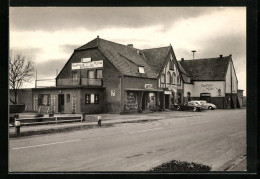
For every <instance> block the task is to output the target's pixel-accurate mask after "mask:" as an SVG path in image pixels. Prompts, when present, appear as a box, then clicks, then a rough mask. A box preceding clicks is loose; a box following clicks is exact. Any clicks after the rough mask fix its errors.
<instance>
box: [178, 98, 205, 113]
mask: <svg viewBox="0 0 260 179" xmlns="http://www.w3.org/2000/svg"><path fill="white" fill-rule="evenodd" d="M174 108H175V109H177V110H178V111H190V110H191V111H194V112H195V111H201V109H202V107H201V105H200V104H199V103H197V102H191V101H190V102H188V103H185V104H184V105H174Z"/></svg>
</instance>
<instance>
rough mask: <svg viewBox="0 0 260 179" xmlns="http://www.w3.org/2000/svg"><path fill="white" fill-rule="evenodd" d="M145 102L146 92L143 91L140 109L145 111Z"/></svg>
mask: <svg viewBox="0 0 260 179" xmlns="http://www.w3.org/2000/svg"><path fill="white" fill-rule="evenodd" d="M146 103H147V98H146V93H145V92H143V96H142V110H143V111H145V110H146V106H147V105H146Z"/></svg>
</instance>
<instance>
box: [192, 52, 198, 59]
mask: <svg viewBox="0 0 260 179" xmlns="http://www.w3.org/2000/svg"><path fill="white" fill-rule="evenodd" d="M191 52H192V54H193V60H194V53H195V52H197V51H196V50H192V51H191Z"/></svg>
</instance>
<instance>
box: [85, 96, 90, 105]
mask: <svg viewBox="0 0 260 179" xmlns="http://www.w3.org/2000/svg"><path fill="white" fill-rule="evenodd" d="M85 104H90V94H85Z"/></svg>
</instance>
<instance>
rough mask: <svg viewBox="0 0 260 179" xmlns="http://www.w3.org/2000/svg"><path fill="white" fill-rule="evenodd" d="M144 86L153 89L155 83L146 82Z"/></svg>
mask: <svg viewBox="0 0 260 179" xmlns="http://www.w3.org/2000/svg"><path fill="white" fill-rule="evenodd" d="M144 88H145V89H152V88H153V84H145V85H144Z"/></svg>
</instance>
